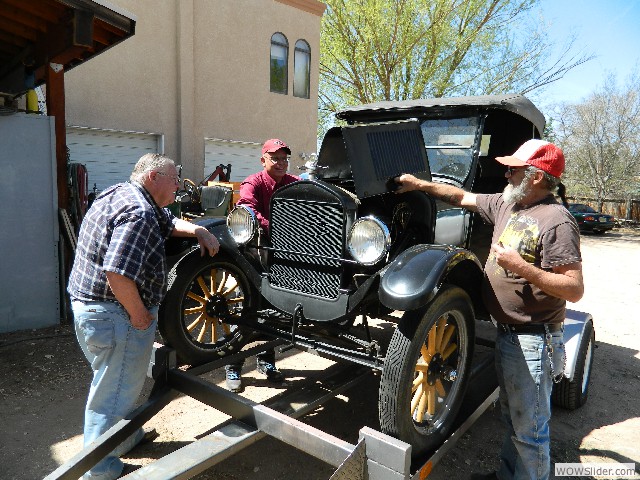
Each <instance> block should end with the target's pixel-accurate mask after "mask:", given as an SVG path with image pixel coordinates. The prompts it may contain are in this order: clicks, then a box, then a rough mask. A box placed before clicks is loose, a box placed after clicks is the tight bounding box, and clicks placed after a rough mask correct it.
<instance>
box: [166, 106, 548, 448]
mask: <svg viewBox="0 0 640 480" xmlns="http://www.w3.org/2000/svg"><path fill="white" fill-rule="evenodd" d="M337 117H338V118H339V119H341V120H344V121H346V123H347V125H345V126H342V127H334V128H332V129H330V130H329V131H328V132H327V133H326V135H325V137H324V139H323V142H322V146H321V149H320V152H319V155H318V158H317V164H316V165H315V167H314V168H313V169H312V170H311V171H310V172H309V173H310V175H309V178H308V179H305V180H302V181H299V182H296V183H293V184H291V185H288V186H286V187H284V188H281V189H280V190H278V191H277V192H276V193H275V194H274V196H273V199H272V201H271V218H270V224H271V236H270V238H265V237H264V236H262V237H261V236H259V234H258V225H257V222H256V220H255V216H254V214H253V212H252V211H251V210H250V209H247V208H245V207H238V208H236V209H234V210H233V211H232V212H231V213H230V214H229V215H228V217H227V218H226V220H216V219H209V220H204V221H202V224H203V225H206V226H207V228H210V229H211V230H212V231H213V232H214V233H215V234H216V235H217V237H218V238H219V240H220V244H221V249H220V253H219V254H218V255H216V256H215V257H212V258H203V257H201V256H200V252H199V249H197V248H195V247H193V248H191V247H190V246H189V245H187V244H186V243H185V242H186V240H183V241H182V243H177V244H172V245H170V246H169V248H170V250H171V252H170V253H172V254H176V252H179V251H181V250H182V249H183V248H187V250H185V251H184V252H182V253H181V254H179V255H175V256H174V257H173V258H174V260H175V259H177V261H176V262H175V263H174V265H173V267H172V269H171V274H170V285H169V290H168V294H167V297H166V299H165V301H164V303H163V304H162V306H161V311H160V321H159V327H160V331H161V333H162V335H163V337H164V339H165V341H166V342H167V343H168V344H170V345H171V346H173V347H174V348H175V349H176V351H177V353H178V356H179V357H180V358H181V359H182V361H184V362H186V363H190V364H198V363H203V362H208V361H211V360H214V359H218V358H220V357H222V356H224V355H226V354H229V353H231V352H236V351H238V350H239V349H240V348H241V347H242V346H243V344H244V343H246V342H247V340H248V339H250V338H251V335H252V334H253V333H255V332H259V333H261V334H267V335H269V336H272V337H276V338H280V339H284V340H286V341H288V342H290V344H291V345H293V346H295V347H299V348H301V349H305V350H313V351H315V352H317V353H319V354H321V355H326V356H330V357H332V358H334V359H337V360H345V361H350V362H354V363H357V364H362V365H367V366H370V367H371V368H374V369H377V370H380V371H381V380H380V390H379V398H378V407H379V418H380V426H381V429H382V430H383V431H384V432H385V433H388V434H391V435H394V436H396V437H397V438H400V439H402V440H404V441H406V442H408V443H411V444H412V445H413V453H414V455H420V454H421V453H422V452H424V451H425V450H428V449H431V448H434V447H435V446H436V445H438V444H439V443H441V442H442V441H443V439H444V438H446V436H447V435H448V433H450V431H451V428H452V426H453V422H454V419H455V417H456V413H457V411H458V409H459V407H460V405H461V402H462V397H463V395H464V393H465V388H466V386H467V383H468V380H469V377H470V365H471V358H472V356H473V350H474V344H475V324H476V322H475V320H476V319H484V320H488V319H489V318H488V315H487V313H486V312H485V310H484V308H483V305H482V301H481V298H480V285H481V282H482V277H483V267H482V265H483V263H484V261H485V259H486V257H487V255H488V252H489V247H490V239H491V227H489V226H486V225H484V224H483V222H482V221H481V220H480V218H479V217H478V216H476V215H474V214H473V213H471V212H469V211H467V210H464V209H461V208H453V207H451V206H450V205H448V204H444V203H441V202H439V201H436V200H434V198H432V197H430V196H428V195H427V194H426V193H424V192H416V191H414V192H408V193H404V194H402V195H397V194H395V193H393V189H394V182H393V180H392V179H393V178H394V177H395V176H397V175H398V174H400V173H403V172H406V173H414V174H415V175H418V176H420V177H422V178H425V179H429V178H431V179H433V180H434V181H438V182H444V183H449V184H453V185H457V186H460V187H463V188H465V189H468V190H471V191H473V192H479V193H491V192H499V191H501V190H502V189H503V188H504V187H505V185H506V179H505V167H504V166H502V165H501V164H499V163H498V162H496V161H495V157H496V156H502V155H510V154H512V153H513V152H514V151H515V150H516V149H517V148H518V146H520V145H521V144H522V143H523V142H524V141H526V140H528V139H530V138H540V135H541V133H542V131H543V129H544V124H545V121H544V116H543V115H542V114H541V113H540V111H539V110H538V109H537V108H536V107H535V106H534V105H533V104H532V103H531V102H530V101H529V100H528V99H527V98H525V97H523V96H520V95H501V96H480V97H464V98H437V99H426V100H413V101H403V102H381V103H376V104H371V105H363V106H359V107H354V108H349V109H346V110H344V111H341V112H339V113H338V114H337ZM189 248H191V249H190V250H189ZM394 311H402V312H404V314H403V315H402V317H401V318H396V317H393V316H388V315H387V314H389V313H391V312H394ZM380 317H384V318H387V319H390V320H391V321H394V322H396V325H395V327H394V331H393V334H392V337H391V341H390V344H389V345H380V344H379V343H378V342H377V341H376V340H375V339H372V335H371V332H370V329H369V324H368V321H367V319H368V318H380Z"/></svg>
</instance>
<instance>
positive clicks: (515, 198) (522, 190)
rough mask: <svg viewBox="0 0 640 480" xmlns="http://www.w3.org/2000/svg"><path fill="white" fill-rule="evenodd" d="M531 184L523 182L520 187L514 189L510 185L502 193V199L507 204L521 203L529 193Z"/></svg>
mask: <svg viewBox="0 0 640 480" xmlns="http://www.w3.org/2000/svg"><path fill="white" fill-rule="evenodd" d="M528 187H529V182H526V181H524V180H523V181H522V182H521V183H520V185H518V186H517V187H514V186H513V185H511V184H508V185H507V186H506V187H504V190H503V191H502V198H503V199H504V201H505V202H507V203H519V202H521V201H522V200H523V199H524V198H525V197H526V196H527V194H528V193H529V188H528Z"/></svg>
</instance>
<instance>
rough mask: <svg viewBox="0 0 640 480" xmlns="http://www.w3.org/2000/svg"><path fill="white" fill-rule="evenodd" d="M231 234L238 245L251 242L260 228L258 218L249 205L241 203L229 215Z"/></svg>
mask: <svg viewBox="0 0 640 480" xmlns="http://www.w3.org/2000/svg"><path fill="white" fill-rule="evenodd" d="M227 228H228V229H229V234H230V235H231V237H232V238H233V239H234V240H235V241H236V243H237V244H238V245H244V244H245V243H247V242H249V241H250V240H251V239H252V238H253V237H254V235H255V234H256V231H257V230H258V220H257V219H256V215H255V213H253V210H251V209H250V208H249V207H246V206H244V205H239V206H237V207H236V208H234V209H233V210H231V213H229V215H227Z"/></svg>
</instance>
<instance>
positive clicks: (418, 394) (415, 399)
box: [411, 383, 423, 415]
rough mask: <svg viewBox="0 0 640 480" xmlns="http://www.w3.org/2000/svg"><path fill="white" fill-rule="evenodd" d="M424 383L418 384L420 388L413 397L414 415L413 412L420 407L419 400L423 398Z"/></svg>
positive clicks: (412, 409)
mask: <svg viewBox="0 0 640 480" xmlns="http://www.w3.org/2000/svg"><path fill="white" fill-rule="evenodd" d="M422 389H423V387H422V383H421V384H420V385H418V389H417V390H416V392H415V393H414V395H413V398H412V399H411V415H413V412H415V411H416V408H417V407H418V402H419V401H420V398H422Z"/></svg>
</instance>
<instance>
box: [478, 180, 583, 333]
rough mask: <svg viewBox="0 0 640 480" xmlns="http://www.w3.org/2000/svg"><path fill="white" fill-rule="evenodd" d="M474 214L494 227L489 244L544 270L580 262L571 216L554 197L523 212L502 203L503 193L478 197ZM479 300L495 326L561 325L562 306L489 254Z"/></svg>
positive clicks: (574, 222) (576, 236) (578, 246)
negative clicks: (508, 248) (481, 294)
mask: <svg viewBox="0 0 640 480" xmlns="http://www.w3.org/2000/svg"><path fill="white" fill-rule="evenodd" d="M476 205H477V207H478V213H479V214H480V215H481V216H482V218H483V220H484V221H485V222H487V223H491V224H493V225H494V229H493V238H492V240H491V242H492V243H498V242H502V244H503V245H504V246H509V247H511V248H513V249H514V250H516V251H517V252H518V253H519V254H520V256H521V257H522V258H524V259H525V260H526V261H527V262H529V263H531V264H533V265H535V266H536V267H538V268H541V269H543V270H547V271H550V270H551V269H552V268H553V267H558V266H560V265H568V264H570V263H577V262H580V261H581V256H580V233H579V232H578V225H577V224H576V221H575V220H574V218H573V216H571V214H570V213H569V212H568V211H567V209H566V208H564V207H563V206H562V205H559V204H558V203H557V202H556V200H555V198H553V195H549V196H548V197H546V198H544V199H542V200H541V201H539V202H537V203H535V204H533V205H529V206H527V207H524V208H522V207H517V206H516V205H515V204H513V203H505V202H504V200H503V198H502V194H501V193H498V194H495V195H478V196H477V202H476ZM482 291H483V297H484V301H485V305H486V306H487V309H488V310H489V313H491V316H492V317H493V318H495V319H496V320H497V321H498V322H500V323H508V324H519V323H561V322H563V321H564V317H565V308H566V301H565V300H562V299H561V298H558V297H553V296H551V295H549V294H547V293H545V292H543V291H542V290H540V289H539V288H538V287H536V286H535V285H533V284H531V283H529V281H528V280H526V279H525V278H523V277H520V276H518V275H516V274H515V273H513V272H511V271H507V270H505V269H504V268H502V267H501V266H500V265H498V263H497V262H496V259H495V255H493V253H491V254H490V255H489V258H487V263H486V265H485V269H484V283H483V288H482Z"/></svg>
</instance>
